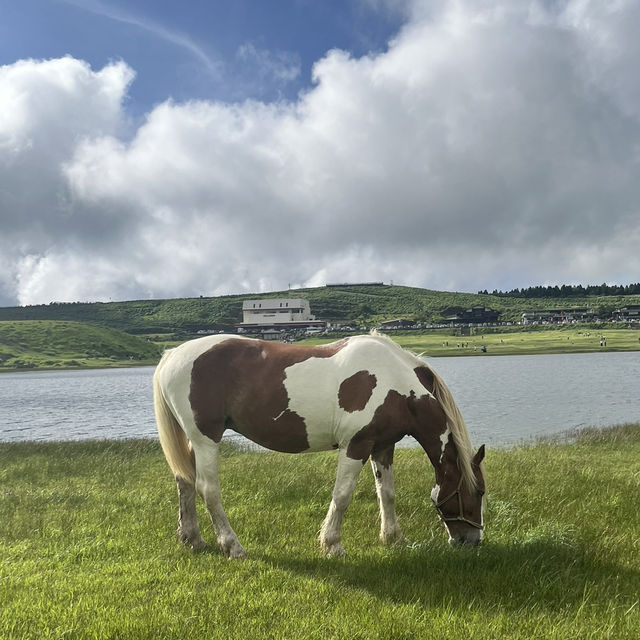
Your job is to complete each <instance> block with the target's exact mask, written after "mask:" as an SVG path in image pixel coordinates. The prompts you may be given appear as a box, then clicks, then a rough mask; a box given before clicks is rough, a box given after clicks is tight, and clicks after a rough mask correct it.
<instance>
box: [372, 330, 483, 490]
mask: <svg viewBox="0 0 640 640" xmlns="http://www.w3.org/2000/svg"><path fill="white" fill-rule="evenodd" d="M369 335H370V337H372V338H375V339H376V340H380V341H381V342H382V341H383V342H385V343H386V344H388V345H389V347H391V348H393V350H394V351H395V352H396V353H398V354H399V355H401V357H402V358H403V359H404V360H405V362H407V363H408V364H409V365H411V366H412V367H413V368H416V367H424V368H426V369H428V370H429V371H430V373H431V375H432V376H433V395H434V396H435V398H436V400H437V401H438V402H439V403H440V406H441V407H442V410H443V411H444V413H445V416H446V418H447V425H448V427H449V430H450V431H451V437H452V438H453V442H454V444H455V445H456V449H457V450H458V468H459V469H460V473H461V475H462V484H463V485H465V486H466V488H467V489H468V490H475V489H477V480H476V476H475V474H474V473H473V468H472V467H471V461H472V459H473V446H472V444H471V439H470V438H469V432H468V431H467V425H466V424H465V422H464V419H463V418H462V414H461V413H460V409H458V405H457V404H456V403H455V400H454V399H453V396H452V395H451V391H449V388H448V387H447V385H446V384H445V383H444V381H443V380H442V378H441V377H440V376H439V375H438V374H437V373H436V372H435V371H434V370H433V369H432V368H431V367H430V366H429V365H428V364H427V363H426V362H425V361H424V360H423V359H422V358H421V357H420V355H419V354H415V353H412V352H411V351H408V350H406V349H403V348H402V347H401V346H400V345H398V344H397V343H396V342H394V341H393V340H392V339H391V338H389V337H388V336H386V335H384V334H381V333H378V332H377V331H376V330H375V329H374V330H373V331H372V332H371V333H370V334H369Z"/></svg>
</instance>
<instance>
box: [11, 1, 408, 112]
mask: <svg viewBox="0 0 640 640" xmlns="http://www.w3.org/2000/svg"><path fill="white" fill-rule="evenodd" d="M404 18H405V16H404V14H403V12H402V10H401V9H400V7H399V6H398V7H394V6H392V5H384V4H383V3H380V4H379V5H375V4H369V3H367V2H365V1H364V0H321V1H315V0H273V1H269V0H265V1H260V0H234V1H232V2H231V1H220V0H208V1H207V0H190V1H189V2H187V3H180V2H175V1H168V0H135V1H134V2H123V1H122V0H27V1H26V2H10V1H3V2H2V23H1V25H0V55H1V58H2V60H1V62H2V63H3V64H8V63H11V62H14V61H15V60H18V59H20V58H58V57H61V56H64V55H71V56H74V57H76V58H79V59H82V60H86V61H87V62H89V63H90V64H91V66H92V67H93V68H95V69H99V68H101V67H103V66H104V65H105V64H107V63H108V62H110V61H113V60H120V59H121V60H125V61H126V62H127V64H129V65H130V66H131V67H132V68H133V69H135V71H136V74H137V77H136V80H135V82H134V83H133V85H132V86H131V89H130V91H129V94H128V97H129V99H130V101H131V104H130V105H129V108H130V109H131V110H132V111H133V112H135V113H144V112H146V111H148V110H149V109H150V108H151V107H152V106H153V105H154V104H157V103H160V102H163V101H165V100H166V99H167V98H169V97H171V98H172V99H174V100H176V101H184V100H189V99H205V100H223V101H241V100H244V99H256V100H266V101H272V100H281V99H295V97H296V95H297V94H298V92H299V91H301V90H304V89H305V88H307V87H309V85H310V84H311V70H312V66H313V64H314V63H315V62H316V61H317V60H319V59H320V58H321V57H323V56H324V54H325V53H326V52H327V51H329V50H330V49H334V48H338V49H344V50H346V51H349V52H351V54H352V55H354V56H356V57H360V56H362V55H366V54H368V53H371V52H379V51H383V50H385V49H386V46H387V42H388V40H389V39H390V38H391V37H392V36H393V35H394V33H396V32H397V30H398V29H399V27H400V26H401V24H402V22H403V20H404Z"/></svg>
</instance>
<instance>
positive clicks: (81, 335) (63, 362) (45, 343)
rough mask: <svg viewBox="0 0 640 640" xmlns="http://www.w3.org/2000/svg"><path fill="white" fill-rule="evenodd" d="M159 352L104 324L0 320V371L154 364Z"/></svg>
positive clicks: (151, 344)
mask: <svg viewBox="0 0 640 640" xmlns="http://www.w3.org/2000/svg"><path fill="white" fill-rule="evenodd" d="M160 353H161V349H160V348H159V346H158V345H157V344H154V343H152V342H149V341H147V340H144V339H142V338H139V337H137V336H132V335H129V334H127V333H124V332H122V331H117V330H116V329H109V328H108V327H100V326H96V325H91V324H85V323H82V322H66V321H54V320H22V321H4V322H0V371H1V370H2V369H9V370H12V369H60V368H70V367H73V368H89V367H93V368H95V367H122V366H127V365H131V364H155V363H156V362H157V361H158V359H159V357H160Z"/></svg>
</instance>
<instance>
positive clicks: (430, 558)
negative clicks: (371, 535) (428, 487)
mask: <svg viewBox="0 0 640 640" xmlns="http://www.w3.org/2000/svg"><path fill="white" fill-rule="evenodd" d="M260 558H261V559H262V560H264V561H265V562H268V563H269V564H271V565H272V566H275V567H278V568H280V569H282V570H285V571H290V572H293V573H297V574H301V575H304V576H309V577H314V578H317V579H319V580H324V581H328V582H330V583H331V582H333V583H335V584H336V585H339V586H352V587H354V588H357V589H364V590H366V591H368V592H369V593H370V594H371V595H373V596H375V597H376V598H381V599H383V600H387V601H389V602H392V603H396V604H408V603H419V604H420V605H422V606H425V607H429V606H437V605H441V604H446V605H448V606H456V605H459V606H464V607H467V608H468V607H473V608H476V607H477V608H483V609H486V608H487V607H499V608H503V609H506V610H517V609H521V608H522V607H523V606H528V605H530V606H532V607H544V608H545V609H547V610H550V611H554V610H559V609H561V608H563V607H566V606H571V605H573V604H579V603H581V602H583V601H584V597H585V588H586V587H587V586H588V587H589V589H590V590H591V591H592V592H595V593H598V592H601V594H602V598H603V599H605V598H607V597H610V596H611V585H612V584H620V585H622V586H621V587H620V588H621V590H622V591H623V592H624V591H625V586H624V585H629V586H628V587H627V589H628V591H629V593H628V595H629V597H631V596H632V595H633V594H634V593H637V592H638V591H639V590H640V572H639V571H632V570H630V569H628V568H625V567H620V566H617V565H614V564H609V563H607V562H604V561H602V560H600V559H599V558H598V557H596V555H595V554H590V553H589V552H587V551H584V550H582V551H581V550H578V549H574V548H571V547H570V546H567V545H564V544H558V543H556V542H553V541H549V542H546V541H537V542H534V543H529V544H524V543H516V544H513V545H498V544H486V545H485V546H483V547H481V548H480V549H477V550H471V549H469V550H467V549H448V548H442V546H439V547H437V548H436V546H435V545H425V546H414V547H411V548H406V549H401V548H395V549H390V550H389V551H387V552H385V553H384V554H382V555H380V556H378V557H375V558H372V557H371V556H370V555H364V554H361V555H359V554H358V553H357V552H356V553H354V554H353V555H351V556H347V557H346V558H345V559H330V558H326V557H324V556H321V555H320V554H318V556H316V557H311V558H310V557H308V556H307V557H304V558H303V557H296V556H291V557H287V558H283V557H282V556H277V557H274V556H271V555H269V554H260Z"/></svg>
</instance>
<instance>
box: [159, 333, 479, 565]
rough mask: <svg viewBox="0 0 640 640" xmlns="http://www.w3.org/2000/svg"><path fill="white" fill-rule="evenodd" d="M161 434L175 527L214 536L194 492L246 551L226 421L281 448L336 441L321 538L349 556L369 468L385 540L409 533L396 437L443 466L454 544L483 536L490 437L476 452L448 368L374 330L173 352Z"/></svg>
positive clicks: (442, 489)
mask: <svg viewBox="0 0 640 640" xmlns="http://www.w3.org/2000/svg"><path fill="white" fill-rule="evenodd" d="M153 387H154V406H155V413H156V420H157V424H158V433H159V436H160V443H161V445H162V449H163V451H164V454H165V457H166V458H167V462H168V463H169V466H170V467H171V470H172V471H173V474H174V476H175V478H176V482H177V485H178V496H179V502H180V512H179V521H178V537H179V539H180V540H181V541H182V542H183V543H184V544H187V545H190V546H192V547H193V548H194V549H198V548H201V547H203V546H204V545H205V542H204V541H203V539H202V537H201V535H200V528H199V526H198V520H197V517H196V507H195V499H196V492H197V493H198V494H200V496H201V497H202V498H203V500H204V502H205V504H206V506H207V509H208V511H209V513H210V515H211V520H212V522H213V526H214V529H215V533H216V537H217V541H218V544H219V546H220V548H221V550H222V551H223V552H224V553H225V554H227V555H228V556H230V557H232V558H239V557H244V556H246V552H245V550H244V549H243V547H242V545H241V544H240V542H239V541H238V538H237V536H236V534H235V532H234V531H233V529H232V528H231V525H230V524H229V521H228V519H227V516H226V514H225V512H224V510H223V508H222V502H221V500H220V483H219V480H218V445H219V443H220V440H221V438H222V434H223V433H224V432H225V430H226V429H232V430H234V431H236V432H237V433H240V434H242V435H243V436H245V437H246V438H248V439H249V440H252V441H253V442H255V443H257V444H259V445H261V446H263V447H266V448H267V449H272V450H275V451H282V452H286V453H301V452H303V451H325V450H330V449H338V471H337V477H336V482H335V487H334V489H333V496H332V499H331V504H330V506H329V511H328V513H327V516H326V518H325V520H324V523H323V525H322V529H321V531H320V543H321V545H322V547H323V549H324V550H325V551H326V552H327V553H328V554H329V555H334V556H339V555H343V554H344V550H343V548H342V546H341V544H340V529H341V525H342V517H343V515H344V512H345V509H346V508H347V506H348V505H349V502H350V500H351V495H352V493H353V489H354V486H355V484H356V480H357V478H358V474H359V473H360V470H361V469H362V467H363V466H364V464H365V463H366V461H367V460H368V459H371V466H372V467H373V473H374V477H375V485H376V491H377V495H378V502H379V507H380V515H381V531H380V538H381V540H382V541H383V542H384V543H390V542H393V541H396V540H401V539H402V533H401V531H400V527H399V526H398V522H397V520H396V513H395V492H394V485H393V452H394V445H395V443H396V442H398V441H399V440H400V439H401V438H403V437H404V436H405V435H410V436H413V437H414V438H415V439H416V440H417V441H418V443H419V444H420V445H421V446H422V448H423V449H424V450H425V452H426V453H427V456H428V457H429V460H430V461H431V464H432V465H433V467H434V469H435V479H436V485H435V487H434V488H433V490H432V492H431V500H432V501H433V504H434V506H435V508H436V510H437V512H438V514H439V516H440V518H441V520H442V521H443V522H444V524H445V527H446V529H447V531H448V533H449V542H450V544H452V545H454V544H457V543H469V544H473V545H477V544H478V543H479V542H480V541H481V540H482V528H483V499H482V496H483V494H484V488H485V487H484V478H483V475H482V468H481V462H482V459H483V457H484V445H483V446H482V447H480V449H479V450H478V452H477V453H476V454H475V455H474V453H473V450H472V448H471V443H470V441H469V436H468V434H467V430H466V427H465V425H464V422H463V420H462V416H461V415H460V412H459V410H458V408H457V406H456V404H455V402H454V401H453V398H452V396H451V393H450V392H449V390H448V389H447V387H446V385H445V384H444V383H443V382H442V380H441V379H440V377H439V376H438V375H437V374H436V373H435V372H434V371H432V370H431V369H430V368H429V367H428V366H427V365H426V364H425V362H424V361H422V360H421V359H419V358H418V357H417V356H414V355H412V354H410V353H409V352H407V351H404V350H403V349H402V348H400V347H399V346H398V345H396V344H395V343H394V342H393V341H392V340H390V339H389V338H386V337H384V336H381V335H379V334H376V333H372V334H370V335H362V336H354V337H351V338H345V339H343V340H339V341H338V342H333V343H331V344H326V345H322V346H307V345H293V344H281V343H276V342H266V341H263V340H254V339H251V338H246V337H241V336H235V335H216V336H208V337H205V338H200V339H197V340H192V341H189V342H185V343H184V344H182V345H180V346H179V347H176V348H175V349H170V350H169V351H167V352H166V353H165V354H164V355H163V357H162V359H161V361H160V363H159V364H158V367H157V369H156V372H155V374H154V378H153Z"/></svg>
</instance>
